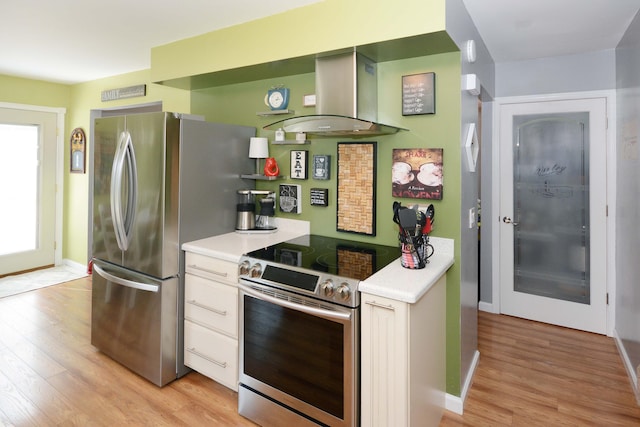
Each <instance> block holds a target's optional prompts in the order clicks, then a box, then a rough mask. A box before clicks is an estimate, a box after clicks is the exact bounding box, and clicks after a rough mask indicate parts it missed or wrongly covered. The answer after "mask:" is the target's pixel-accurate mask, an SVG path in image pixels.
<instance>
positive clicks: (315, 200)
mask: <svg viewBox="0 0 640 427" xmlns="http://www.w3.org/2000/svg"><path fill="white" fill-rule="evenodd" d="M310 195H311V206H322V207H325V208H326V207H327V206H329V189H328V188H312V189H311V193H310Z"/></svg>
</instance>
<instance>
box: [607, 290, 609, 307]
mask: <svg viewBox="0 0 640 427" xmlns="http://www.w3.org/2000/svg"><path fill="white" fill-rule="evenodd" d="M607 305H609V292H607Z"/></svg>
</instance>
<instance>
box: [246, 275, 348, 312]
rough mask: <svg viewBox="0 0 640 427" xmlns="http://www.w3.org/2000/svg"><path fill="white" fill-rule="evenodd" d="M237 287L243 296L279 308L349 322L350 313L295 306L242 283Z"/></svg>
mask: <svg viewBox="0 0 640 427" xmlns="http://www.w3.org/2000/svg"><path fill="white" fill-rule="evenodd" d="M238 287H239V288H240V290H241V291H243V292H244V293H245V294H247V295H250V296H252V297H254V298H257V299H259V300H263V301H267V302H270V303H272V304H275V305H279V306H280V307H287V308H291V309H293V310H297V311H300V312H303V313H307V314H310V315H312V316H319V317H322V318H324V319H327V320H338V321H341V322H345V321H350V320H351V316H352V313H351V312H349V313H345V312H336V311H331V310H324V309H321V308H316V307H311V306H307V305H301V304H296V303H293V302H290V301H287V300H283V299H280V298H274V297H272V296H271V295H267V294H263V293H262V292H257V291H255V290H253V289H251V288H249V287H248V286H245V285H243V284H242V283H239V284H238Z"/></svg>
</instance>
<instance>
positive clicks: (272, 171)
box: [264, 157, 280, 176]
mask: <svg viewBox="0 0 640 427" xmlns="http://www.w3.org/2000/svg"><path fill="white" fill-rule="evenodd" d="M264 174H265V176H278V174H280V168H279V167H278V163H276V159H275V158H274V157H267V160H266V161H265V164H264Z"/></svg>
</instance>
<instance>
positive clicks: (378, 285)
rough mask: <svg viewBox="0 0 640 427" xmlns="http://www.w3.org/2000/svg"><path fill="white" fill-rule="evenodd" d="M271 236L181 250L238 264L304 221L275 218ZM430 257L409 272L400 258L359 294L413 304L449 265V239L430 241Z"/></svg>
mask: <svg viewBox="0 0 640 427" xmlns="http://www.w3.org/2000/svg"><path fill="white" fill-rule="evenodd" d="M277 220H278V223H277V225H278V231H276V232H275V233H266V234H262V233H256V234H245V233H235V232H232V233H226V234H221V235H219V236H213V237H207V238H205V239H200V240H195V241H193V242H187V243H184V244H183V245H182V249H183V250H185V251H188V252H193V253H197V254H200V255H205V256H210V257H214V258H218V259H222V260H225V261H229V262H235V263H237V262H239V261H240V257H242V255H243V254H245V253H247V252H251V251H253V250H256V249H260V248H265V247H267V246H270V245H274V244H276V243H280V242H284V241H286V240H291V239H294V238H296V237H300V236H304V235H306V234H309V233H310V227H309V222H308V221H298V220H291V219H284V218H278V219H277ZM429 242H430V243H431V244H432V245H433V247H434V253H433V255H432V256H431V257H430V258H429V263H428V264H427V266H426V267H425V268H423V269H419V270H412V269H409V268H404V267H402V265H401V264H400V258H398V259H396V260H395V261H393V262H392V263H391V264H389V265H387V266H386V267H385V268H383V269H382V270H380V271H378V272H377V273H376V274H374V275H373V276H371V277H369V278H368V279H366V280H364V281H362V282H360V285H359V290H360V291H361V292H365V293H368V294H371V295H378V296H381V297H386V298H391V299H394V300H397V301H403V302H407V303H411V304H413V303H415V302H417V301H418V300H419V299H420V298H421V297H422V296H423V295H424V294H425V293H427V291H428V290H429V289H430V288H431V286H432V285H433V284H435V283H436V282H437V281H438V279H440V277H442V275H444V274H445V273H446V272H447V270H448V269H449V267H451V266H452V265H453V239H444V238H440V237H431V238H429Z"/></svg>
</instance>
